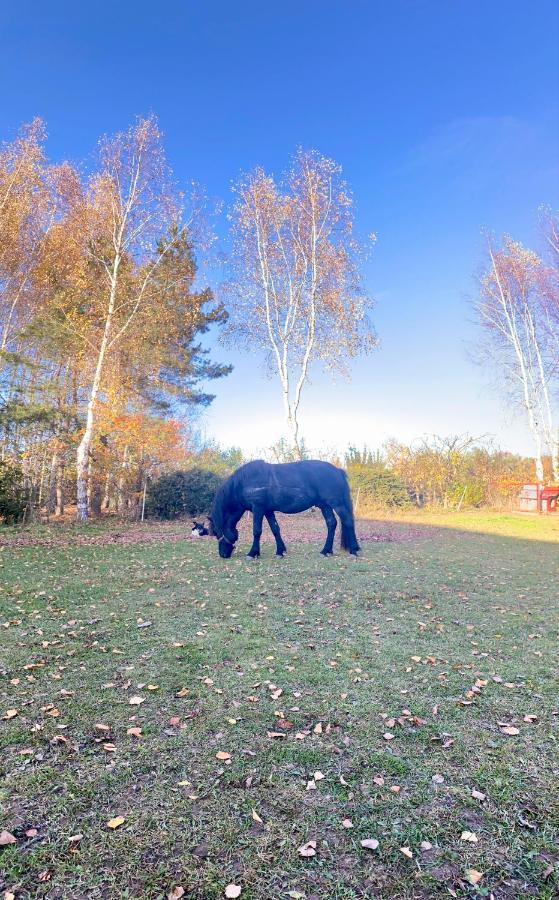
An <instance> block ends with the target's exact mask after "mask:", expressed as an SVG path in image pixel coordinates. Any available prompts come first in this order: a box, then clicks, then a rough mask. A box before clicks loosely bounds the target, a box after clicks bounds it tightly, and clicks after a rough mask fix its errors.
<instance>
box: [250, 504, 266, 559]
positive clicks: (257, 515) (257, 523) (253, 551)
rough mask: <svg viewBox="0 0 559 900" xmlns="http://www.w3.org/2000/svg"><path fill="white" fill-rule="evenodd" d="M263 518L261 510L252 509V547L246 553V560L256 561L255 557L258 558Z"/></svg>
mask: <svg viewBox="0 0 559 900" xmlns="http://www.w3.org/2000/svg"><path fill="white" fill-rule="evenodd" d="M263 518H264V510H263V509H254V510H253V511H252V547H251V548H250V550H249V551H248V553H247V558H248V559H257V557H259V556H260V538H261V537H262V519H263Z"/></svg>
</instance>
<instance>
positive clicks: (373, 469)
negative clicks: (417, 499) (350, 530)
mask: <svg viewBox="0 0 559 900" xmlns="http://www.w3.org/2000/svg"><path fill="white" fill-rule="evenodd" d="M347 474H348V478H349V485H350V488H351V493H352V495H353V502H354V503H357V497H359V506H367V505H369V506H388V507H403V506H409V504H410V498H409V495H408V491H407V488H406V486H405V484H404V482H403V481H402V480H401V479H400V478H399V477H398V475H396V474H395V472H391V471H390V470H389V469H385V468H384V466H383V465H382V464H380V465H379V464H378V463H358V464H353V465H352V464H350V465H348V467H347Z"/></svg>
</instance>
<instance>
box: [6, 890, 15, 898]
mask: <svg viewBox="0 0 559 900" xmlns="http://www.w3.org/2000/svg"><path fill="white" fill-rule="evenodd" d="M4 900H16V895H15V894H14V892H13V891H4Z"/></svg>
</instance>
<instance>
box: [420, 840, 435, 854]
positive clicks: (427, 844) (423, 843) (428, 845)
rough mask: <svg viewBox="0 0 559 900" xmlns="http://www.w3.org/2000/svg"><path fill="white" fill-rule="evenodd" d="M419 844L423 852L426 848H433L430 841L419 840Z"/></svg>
mask: <svg viewBox="0 0 559 900" xmlns="http://www.w3.org/2000/svg"><path fill="white" fill-rule="evenodd" d="M419 846H420V847H421V849H422V850H423V851H424V852H426V851H427V850H432V849H433V845H432V843H431V841H421V844H420V845H419Z"/></svg>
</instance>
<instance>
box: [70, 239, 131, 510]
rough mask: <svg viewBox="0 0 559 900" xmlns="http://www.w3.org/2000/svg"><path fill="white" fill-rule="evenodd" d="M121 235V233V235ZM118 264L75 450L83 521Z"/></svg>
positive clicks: (111, 320)
mask: <svg viewBox="0 0 559 900" xmlns="http://www.w3.org/2000/svg"><path fill="white" fill-rule="evenodd" d="M121 237H122V235H121ZM119 266H120V256H119V254H118V253H117V255H116V256H115V260H114V264H113V269H112V274H111V289H110V293H109V304H108V307H107V317H106V319H105V327H104V329H103V338H102V340H101V346H100V347H99V355H98V357H97V366H96V368H95V375H94V377H93V383H92V385H91V391H90V394H89V403H88V404H87V418H86V424H85V431H84V433H83V437H82V439H81V441H80V444H79V447H78V451H77V458H76V463H77V500H78V521H79V522H85V521H87V473H88V468H89V455H90V452H91V444H92V442H93V433H94V426H95V406H96V403H97V397H98V395H99V390H100V388H101V377H102V375H103V365H104V362H105V355H106V353H107V347H108V346H109V336H110V333H111V328H112V324H113V315H114V309H115V302H116V288H117V283H118V270H119Z"/></svg>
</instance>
